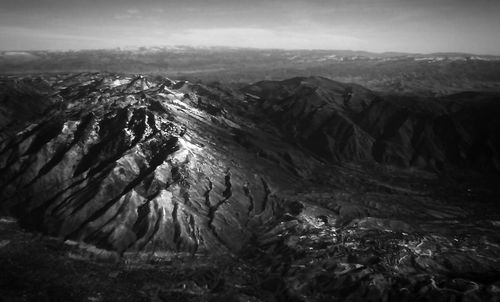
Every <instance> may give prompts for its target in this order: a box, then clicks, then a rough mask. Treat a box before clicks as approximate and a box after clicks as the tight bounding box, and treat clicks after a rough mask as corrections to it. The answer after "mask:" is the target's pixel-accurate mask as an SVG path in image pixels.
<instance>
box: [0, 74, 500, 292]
mask: <svg viewBox="0 0 500 302" xmlns="http://www.w3.org/2000/svg"><path fill="white" fill-rule="evenodd" d="M0 102H1V104H0V109H1V110H0V114H1V116H2V119H1V124H0V127H1V129H2V133H1V136H0V137H1V139H2V141H1V143H0V205H1V209H2V214H4V215H10V216H14V217H16V218H17V219H18V222H19V224H20V225H21V226H22V227H23V228H25V229H27V230H30V231H35V232H42V233H43V234H47V235H50V236H53V237H54V238H60V239H61V240H62V241H61V242H60V244H59V245H58V247H56V248H55V249H56V250H57V252H54V253H55V254H57V257H58V258H57V259H66V258H64V253H66V252H67V249H66V248H64V246H66V245H78V246H80V248H81V249H80V251H81V250H82V249H87V250H91V251H94V252H95V251H99V253H105V254H106V255H112V258H113V259H116V261H118V262H120V261H123V262H124V263H130V261H132V262H134V261H136V262H134V263H142V264H143V265H146V263H147V261H146V260H145V259H149V261H157V262H158V263H162V267H163V269H166V270H172V269H173V268H174V266H173V264H172V262H171V259H172V257H180V256H182V255H183V256H184V257H186V258H183V261H184V264H183V265H184V266H183V268H182V269H181V268H179V270H181V273H184V272H186V270H187V271H189V269H192V270H194V269H195V268H198V265H199V264H200V263H204V265H205V266H204V267H205V269H207V270H208V271H211V270H213V271H216V272H218V273H217V276H214V275H213V274H210V273H207V275H206V276H204V277H202V278H204V279H203V280H204V281H200V280H199V278H198V277H196V278H195V277H193V276H194V275H193V274H191V273H186V274H185V275H182V276H183V277H179V276H178V277H176V278H174V277H173V278H172V279H171V280H170V281H168V280H166V281H162V282H165V283H162V284H159V285H158V286H157V287H154V288H156V291H154V293H152V294H151V295H150V293H149V292H148V291H146V293H145V294H144V295H145V296H144V295H143V296H141V297H142V298H144V299H145V300H146V301H157V300H155V299H160V300H164V301H172V300H174V301H205V300H206V299H213V300H220V299H228V300H229V301H326V300H332V299H333V300H353V301H358V300H359V301H366V300H373V301H379V300H380V301H383V300H388V299H391V300H397V301H400V300H405V299H406V300H415V299H420V300H436V299H443V300H448V299H462V300H488V299H491V300H494V299H498V295H499V292H500V290H499V286H500V283H499V282H500V262H499V261H498V259H499V258H498V256H500V237H498V234H499V232H498V231H500V230H499V228H500V216H499V214H500V212H499V208H498V197H499V191H498V187H497V185H496V184H497V181H498V172H499V169H500V162H499V160H500V158H499V156H500V131H499V129H500V127H499V126H500V122H499V119H498V118H497V117H498V116H499V114H500V106H499V104H500V103H499V95H497V94H492V93H479V92H470V93H462V94H456V95H451V96H446V97H442V98H436V99H428V98H426V99H424V98H422V99H419V98H416V97H411V98H410V97H402V96H385V95H379V94H376V93H374V92H372V91H370V90H367V89H365V88H363V87H361V86H357V85H347V84H342V83H338V82H334V81H331V80H328V79H326V78H321V77H311V78H293V79H289V80H285V81H279V82H272V81H264V82H258V83H256V84H253V85H251V86H248V87H245V88H243V89H242V90H240V91H237V90H234V89H231V88H228V87H225V86H223V85H211V86H205V85H202V84H191V83H189V82H183V81H172V80H169V79H167V78H164V77H144V76H128V75H114V74H98V73H94V74H89V73H84V74H77V75H65V74H61V75H51V76H46V77H36V78H35V77H33V78H30V77H26V78H15V77H11V78H3V79H2V82H1V95H0ZM16 232H20V231H15V230H14V231H12V232H11V233H9V231H6V232H4V233H5V234H6V235H5V236H7V238H8V239H6V241H5V242H7V241H9V242H10V240H17V239H16V238H21V239H23V238H25V237H23V236H21V235H19V236H18V237H16V236H17V235H16V236H13V235H12V234H17V233H16ZM9 236H10V237H9ZM21 239H19V240H21ZM23 242H24V241H23ZM62 242H65V244H64V243H62ZM23 244H24V245H23V246H24V248H26V249H27V250H30V249H36V244H37V243H30V242H25V243H23ZM33 245H35V246H33ZM13 246H15V247H16V248H17V249H15V250H14V251H15V254H14V255H25V253H23V252H20V247H19V246H20V243H19V245H14V244H13ZM89 246H91V247H92V248H89ZM13 249H14V247H13ZM12 251H13V250H9V245H7V247H0V258H1V261H0V264H1V265H2V266H4V267H5V268H6V270H5V271H8V277H6V278H4V279H1V278H0V288H2V291H3V292H2V293H3V295H4V296H6V297H8V298H12V297H15V296H16V295H18V294H24V295H25V296H27V297H31V298H33V299H36V297H37V295H39V294H40V291H41V292H42V295H45V296H48V297H49V298H48V299H49V300H50V299H53V297H52V296H51V295H52V294H51V293H50V292H46V291H45V289H43V288H45V287H43V286H42V285H43V284H44V281H43V279H44V278H43V276H42V277H40V278H38V277H37V276H40V274H42V275H43V274H44V273H46V274H48V271H46V270H44V269H42V271H41V272H39V273H38V274H37V275H35V276H31V275H30V274H26V272H25V271H26V270H29V269H30V268H29V267H24V266H22V265H18V264H16V263H17V262H12V261H8V260H7V258H5V257H12V255H13V254H12V253H13V252H12ZM104 251H106V252H104ZM67 253H68V255H70V254H71V255H73V256H74V253H75V251H74V249H73V248H72V249H70V251H69V252H67ZM9 255H10V256H9ZM47 255H50V253H47ZM59 257H60V258H59ZM207 257H208V258H207ZM20 258H21V257H20V256H18V257H17V258H16V259H18V260H19V261H22V259H20ZM74 258H75V257H73V258H71V257H70V258H69V260H61V261H77V260H78V261H89V263H93V262H92V260H89V259H87V260H85V259H81V257H80V258H78V259H77V260H75V259H74ZM36 259H37V260H36V261H35V260H34V261H35V262H36V263H35V264H36V265H41V266H42V267H45V266H46V264H44V263H43V259H40V258H36ZM200 259H219V260H221V259H224V264H221V262H219V260H218V261H213V262H211V263H208V264H207V261H206V260H204V261H203V260H200ZM16 261H17V260H16ZM58 261H59V260H58ZM141 261H142V262H141ZM169 261H170V262H169ZM200 261H201V262H200ZM47 263H55V264H54V265H55V266H56V267H59V266H58V264H57V262H56V261H54V260H50V261H49V260H47ZM169 263H170V264H169ZM190 263H191V264H192V267H191V268H189V265H190ZM90 265H93V264H90ZM169 265H170V266H169ZM176 265H177V264H176ZM186 266H187V268H186ZM175 268H178V266H175ZM113 269H114V270H115V269H116V268H113ZM118 269H119V270H122V272H124V271H126V269H127V268H126V267H125V266H124V267H121V268H118ZM61 270H62V269H61ZM104 270H105V269H104ZM64 271H65V272H66V270H64ZM105 272H106V271H105ZM236 272H238V273H236ZM66 273H67V272H66ZM169 273H171V271H169ZM236 275H237V276H238V277H236ZM12 278H14V279H15V280H17V281H16V283H15V286H16V288H17V289H14V290H12V288H10V287H9V284H10V285H12V283H9V281H8V279H12ZM100 278H102V276H96V280H100ZM179 278H180V280H178V279H179ZM182 278H187V279H182ZM193 278H194V279H193ZM197 278H198V279H197ZM207 278H208V281H207ZM139 279H140V282H144V283H151V282H153V281H152V280H149V279H148V278H146V277H144V278H139ZM47 282H49V283H51V284H52V285H54V286H56V287H60V286H62V285H61V282H63V281H62V279H58V278H55V279H54V280H52V279H51V280H50V281H47ZM72 282H73V281H72ZM121 282H124V283H123V284H125V283H127V284H128V282H131V280H129V279H126V278H125V279H121ZM182 282H184V283H182ZM28 283H29V284H39V285H40V286H42V289H40V290H38V289H37V290H35V289H33V286H32V285H29V286H28V285H27V284H28ZM182 284H183V285H182ZM120 286H122V285H119V287H120ZM141 286H142V285H141ZM155 286H156V285H155ZM64 287H65V289H66V290H67V291H68V296H67V297H66V298H67V299H68V300H70V299H69V298H71V300H75V301H80V300H79V298H78V296H79V295H74V292H72V290H76V289H75V288H78V290H82V291H84V295H85V294H86V292H85V291H87V290H88V288H83V289H82V288H81V287H77V286H76V285H75V284H73V283H72V284H70V285H68V284H66V283H65V284H64ZM143 292H144V291H143ZM127 293H129V292H127ZM103 295H104V296H103V297H101V298H102V299H104V300H124V299H125V298H127V299H130V301H134V300H137V299H138V298H137V297H138V296H137V295H139V294H138V293H135V292H130V296H129V297H123V296H120V298H119V297H112V296H109V295H110V293H106V292H104V293H103ZM141 295H142V294H141ZM94 296H95V295H94ZM94 296H93V297H94ZM139 296H140V295H139ZM80 297H81V299H83V300H81V301H86V300H85V299H86V296H85V297H84V296H80ZM89 297H90V296H89ZM142 298H141V299H142ZM13 299H14V298H13ZM14 300H15V299H14ZM15 301H17V300H15Z"/></svg>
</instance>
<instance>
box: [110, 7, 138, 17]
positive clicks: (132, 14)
mask: <svg viewBox="0 0 500 302" xmlns="http://www.w3.org/2000/svg"><path fill="white" fill-rule="evenodd" d="M113 18H114V19H116V20H127V19H140V18H142V14H141V10H139V9H135V8H129V9H127V10H125V12H124V13H120V14H116V15H114V16H113Z"/></svg>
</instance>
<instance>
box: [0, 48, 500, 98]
mask: <svg viewBox="0 0 500 302" xmlns="http://www.w3.org/2000/svg"><path fill="white" fill-rule="evenodd" d="M0 70H1V72H2V73H5V74H8V73H14V74H23V73H33V72H89V71H90V72H92V71H97V72H103V71H108V72H128V73H147V74H168V75H169V76H170V77H173V78H175V79H187V80H190V81H191V82H196V81H198V80H201V81H204V82H211V81H219V82H223V83H237V84H249V83H253V82H256V81H259V80H262V79H267V80H282V79H286V78H291V77H296V76H324V77H328V78H331V79H334V80H337V81H342V82H351V83H357V84H360V85H363V86H365V87H368V88H370V89H372V90H377V91H382V92H391V93H394V92H396V93H405V94H420V95H423V94H425V95H445V94H450V93H455V92H461V91H467V90H483V91H484V90H489V91H498V90H500V57H498V56H487V55H473V54H461V53H436V54H405V53H370V52H364V51H347V50H342V51H330V50H278V49H275V50H273V49H270V50H260V49H243V48H241V49H240V48H225V47H208V48H194V47H170V48H168V47H164V48H162V47H156V48H154V47H153V48H144V47H143V48H133V49H124V50H120V49H111V50H82V51H68V52H54V51H29V52H26V51H17V52H14V51H10V52H1V53H0Z"/></svg>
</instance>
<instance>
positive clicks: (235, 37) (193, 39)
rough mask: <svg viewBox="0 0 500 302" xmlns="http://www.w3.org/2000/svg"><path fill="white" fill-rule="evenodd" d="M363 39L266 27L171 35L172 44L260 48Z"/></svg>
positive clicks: (343, 44) (345, 44) (351, 44)
mask: <svg viewBox="0 0 500 302" xmlns="http://www.w3.org/2000/svg"><path fill="white" fill-rule="evenodd" d="M361 42H362V41H361V40H360V39H358V38H356V37H354V36H345V35H338V34H334V33H324V32H319V31H295V32H293V31H284V30H271V29H263V28H209V29H202V28H198V29H187V30H184V31H180V32H178V33H174V34H171V35H170V36H169V37H168V43H169V44H178V45H206V46H213V45H220V46H234V47H256V48H285V49H293V48H302V49H328V48H330V49H331V48H349V49H351V48H357V47H358V46H359V45H361Z"/></svg>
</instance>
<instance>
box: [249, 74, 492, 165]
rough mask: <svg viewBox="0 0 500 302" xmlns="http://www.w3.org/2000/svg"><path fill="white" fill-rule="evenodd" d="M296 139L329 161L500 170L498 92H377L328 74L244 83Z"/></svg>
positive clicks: (278, 122)
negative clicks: (433, 95)
mask: <svg viewBox="0 0 500 302" xmlns="http://www.w3.org/2000/svg"><path fill="white" fill-rule="evenodd" d="M244 91H246V92H248V93H251V94H252V95H255V96H257V97H258V98H259V99H260V100H262V101H261V103H260V104H259V110H261V112H264V113H265V114H267V115H268V116H269V118H270V119H272V120H274V121H276V122H277V124H278V125H279V126H280V127H281V129H282V130H283V131H284V132H285V133H287V135H288V136H289V139H290V140H291V141H295V142H298V143H299V144H300V145H302V146H303V147H304V148H307V149H309V150H310V151H312V152H313V153H314V154H316V155H317V156H319V157H321V158H323V159H325V160H327V161H330V162H344V161H358V162H363V161H377V162H378V163H384V164H393V165H398V166H403V167H410V166H415V167H420V168H427V169H434V170H442V169H444V168H445V167H448V166H449V167H469V168H472V167H481V168H484V169H490V170H496V171H499V170H500V165H499V161H498V159H499V157H498V155H499V154H500V153H499V152H500V145H499V143H500V139H499V136H498V133H499V129H500V123H499V121H498V119H497V116H498V115H499V114H500V103H499V100H500V94H498V93H474V92H469V93H461V94H455V95H450V96H446V97H442V98H437V99H435V98H434V99H432V98H422V97H408V96H397V95H389V96H384V97H382V96H379V95H376V94H374V93H373V92H371V91H369V90H367V89H365V88H363V87H361V86H359V85H355V84H342V83H338V82H334V81H331V80H329V79H326V78H320V77H310V78H293V79H290V80H285V81H264V82H258V83H256V84H254V85H251V86H248V87H246V88H244Z"/></svg>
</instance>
